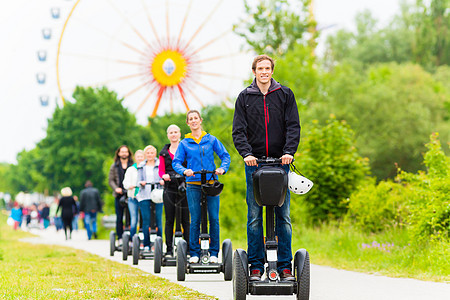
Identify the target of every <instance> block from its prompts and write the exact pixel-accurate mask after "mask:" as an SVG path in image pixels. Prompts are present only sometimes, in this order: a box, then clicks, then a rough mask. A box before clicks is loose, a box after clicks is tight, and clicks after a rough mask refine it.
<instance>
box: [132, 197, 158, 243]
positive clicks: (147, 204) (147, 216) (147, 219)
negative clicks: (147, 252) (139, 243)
mask: <svg viewBox="0 0 450 300" xmlns="http://www.w3.org/2000/svg"><path fill="white" fill-rule="evenodd" d="M138 203H139V208H140V209H141V215H142V231H143V232H144V247H150V231H149V230H150V224H151V212H150V210H151V205H152V204H153V205H156V227H157V228H158V232H157V235H158V236H160V237H162V231H163V227H162V211H163V206H164V204H162V203H158V204H154V203H153V202H152V201H151V200H142V201H139V202H138Z"/></svg>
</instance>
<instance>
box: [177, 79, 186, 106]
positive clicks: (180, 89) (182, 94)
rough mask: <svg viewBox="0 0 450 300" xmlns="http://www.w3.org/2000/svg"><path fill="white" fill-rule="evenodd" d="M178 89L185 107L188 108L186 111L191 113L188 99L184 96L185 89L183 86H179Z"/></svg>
mask: <svg viewBox="0 0 450 300" xmlns="http://www.w3.org/2000/svg"><path fill="white" fill-rule="evenodd" d="M177 87H178V91H179V92H180V96H181V99H183V103H184V106H185V107H186V111H189V105H188V104H187V102H186V97H185V95H184V91H183V88H182V87H181V85H177Z"/></svg>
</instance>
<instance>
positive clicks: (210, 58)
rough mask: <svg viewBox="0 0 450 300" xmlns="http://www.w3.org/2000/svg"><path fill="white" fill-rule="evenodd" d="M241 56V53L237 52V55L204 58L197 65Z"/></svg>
mask: <svg viewBox="0 0 450 300" xmlns="http://www.w3.org/2000/svg"><path fill="white" fill-rule="evenodd" d="M240 54H241V53H239V52H236V53H231V54H225V55H219V56H213V57H208V58H204V59H199V60H197V61H196V62H197V63H205V62H209V61H214V60H219V59H224V58H229V57H235V56H238V55H240Z"/></svg>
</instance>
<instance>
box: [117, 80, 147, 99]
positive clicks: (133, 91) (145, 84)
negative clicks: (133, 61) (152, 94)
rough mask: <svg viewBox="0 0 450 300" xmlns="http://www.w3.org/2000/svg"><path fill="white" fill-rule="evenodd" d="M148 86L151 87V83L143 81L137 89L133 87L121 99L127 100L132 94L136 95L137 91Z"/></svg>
mask: <svg viewBox="0 0 450 300" xmlns="http://www.w3.org/2000/svg"><path fill="white" fill-rule="evenodd" d="M150 85H151V81H144V83H142V84H140V85H138V86H137V87H135V88H134V89H132V90H131V91H129V92H128V93H126V94H125V96H123V97H124V98H127V97H129V96H131V95H133V94H134V93H136V92H137V91H139V90H140V89H142V88H143V87H145V86H150Z"/></svg>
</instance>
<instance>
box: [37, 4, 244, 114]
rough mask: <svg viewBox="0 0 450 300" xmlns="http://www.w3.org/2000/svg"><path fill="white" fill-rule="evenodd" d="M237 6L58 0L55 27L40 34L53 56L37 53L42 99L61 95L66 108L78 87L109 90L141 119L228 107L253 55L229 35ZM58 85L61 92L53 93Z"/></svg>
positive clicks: (53, 9)
mask: <svg viewBox="0 0 450 300" xmlns="http://www.w3.org/2000/svg"><path fill="white" fill-rule="evenodd" d="M205 3H207V4H208V5H205ZM240 6H242V3H241V1H238V0H233V1H223V0H208V1H203V0H189V1H186V0H163V1H157V0H140V1H132V2H128V1H127V2H125V1H119V0H99V1H87V0H84V1H81V0H66V1H62V0H61V7H51V8H50V18H51V19H53V20H54V21H55V22H57V23H58V25H57V28H56V29H54V28H53V29H52V28H50V27H45V28H43V29H42V38H43V39H44V40H48V41H52V42H51V43H47V44H46V45H47V47H48V48H52V49H51V50H52V51H53V52H55V53H54V55H52V51H49V50H50V49H38V51H37V59H38V61H39V63H40V64H42V66H44V65H46V64H47V68H42V69H46V70H48V72H43V71H39V72H37V73H36V81H37V83H38V84H39V85H40V86H42V87H47V89H46V90H48V91H49V92H48V93H47V94H45V93H43V94H41V95H40V96H39V101H40V103H41V105H42V106H47V105H48V104H49V101H50V99H53V97H56V98H57V104H58V105H64V103H65V102H66V101H75V100H74V99H73V98H72V96H71V95H72V93H73V91H74V89H75V87H76V86H84V87H87V86H90V87H96V88H101V87H102V86H106V87H107V88H108V89H110V90H113V91H115V92H116V93H117V94H118V97H119V98H123V99H124V100H123V104H124V106H126V107H128V108H129V109H130V111H131V112H134V113H135V114H136V117H137V119H138V121H139V120H140V121H143V120H145V121H146V120H147V118H148V117H149V116H150V117H154V116H156V115H157V114H161V113H167V112H184V111H187V110H189V109H193V108H195V109H199V108H201V107H204V106H207V105H209V104H219V103H222V102H225V103H226V102H227V101H229V100H230V99H234V98H235V97H236V95H237V94H238V93H239V91H240V90H241V89H242V88H243V81H244V80H245V79H247V78H248V77H249V75H250V72H249V71H250V61H251V57H249V54H246V53H244V52H243V51H242V50H241V46H242V44H243V42H242V40H241V39H240V37H238V36H237V35H235V34H234V33H233V32H232V28H233V25H234V24H236V23H238V22H239V18H240V16H239V14H237V13H236V11H243V9H240ZM230 12H234V13H231V14H230ZM230 15H231V19H230ZM48 45H52V46H48ZM49 64H52V65H53V64H54V67H52V68H51V69H49V68H48V65H49ZM55 73H56V80H51V78H52V77H53V76H54V74H55ZM54 81H56V86H57V87H56V88H49V85H51V84H55V82H54ZM50 94H52V95H50Z"/></svg>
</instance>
